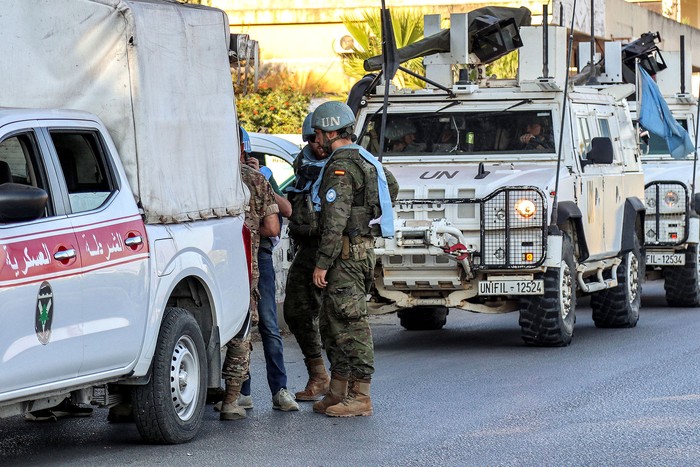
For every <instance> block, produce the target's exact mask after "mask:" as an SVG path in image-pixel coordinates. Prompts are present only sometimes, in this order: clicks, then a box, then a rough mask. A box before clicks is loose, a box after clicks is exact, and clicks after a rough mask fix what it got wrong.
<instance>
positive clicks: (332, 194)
mask: <svg viewBox="0 0 700 467" xmlns="http://www.w3.org/2000/svg"><path fill="white" fill-rule="evenodd" d="M336 196H338V194H337V193H336V192H335V189H334V188H331V189H330V190H328V191H327V192H326V201H328V202H329V203H332V202H333V201H335V198H336Z"/></svg>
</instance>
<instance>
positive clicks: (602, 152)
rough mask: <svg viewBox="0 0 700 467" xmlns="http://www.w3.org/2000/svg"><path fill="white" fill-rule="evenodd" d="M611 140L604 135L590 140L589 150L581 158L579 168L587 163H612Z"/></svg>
mask: <svg viewBox="0 0 700 467" xmlns="http://www.w3.org/2000/svg"><path fill="white" fill-rule="evenodd" d="M613 154H614V153H613V145H612V140H611V139H610V138H608V137H607V136H606V137H597V138H593V139H592V140H591V150H590V151H588V154H587V155H586V158H585V159H582V160H581V168H583V167H585V166H587V165H589V164H612V162H613V159H614V157H613Z"/></svg>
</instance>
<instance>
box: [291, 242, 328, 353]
mask: <svg viewBox="0 0 700 467" xmlns="http://www.w3.org/2000/svg"><path fill="white" fill-rule="evenodd" d="M317 250H318V245H316V244H313V245H305V244H302V245H300V246H299V249H298V250H297V252H296V255H295V256H294V260H293V261H292V265H291V266H290V267H289V274H288V275H287V286H286V288H285V297H284V320H285V322H286V323H287V326H289V330H290V331H291V332H292V334H294V337H295V338H296V340H297V343H298V344H299V348H301V352H302V353H303V354H304V358H305V359H307V360H308V359H311V358H318V357H320V356H321V335H320V333H319V330H318V313H319V310H320V308H321V291H320V290H319V289H318V288H316V287H314V285H313V283H312V276H313V272H314V267H315V266H316V251H317Z"/></svg>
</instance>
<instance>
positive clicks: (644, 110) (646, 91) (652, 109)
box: [637, 66, 695, 159]
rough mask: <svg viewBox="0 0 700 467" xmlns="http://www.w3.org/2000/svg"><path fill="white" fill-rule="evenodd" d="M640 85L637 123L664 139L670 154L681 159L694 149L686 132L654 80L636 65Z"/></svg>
mask: <svg viewBox="0 0 700 467" xmlns="http://www.w3.org/2000/svg"><path fill="white" fill-rule="evenodd" d="M637 69H638V70H639V75H640V77H641V85H642V102H641V104H640V106H639V124H640V125H642V126H643V127H644V129H646V130H648V131H649V132H650V133H653V134H655V135H657V136H660V137H662V138H664V139H665V140H666V144H667V145H668V149H669V151H670V152H671V156H673V157H674V158H676V159H683V158H684V157H685V156H687V155H688V154H690V153H691V152H693V151H695V148H694V147H693V142H692V141H691V140H690V136H689V135H688V132H687V131H686V130H685V128H683V127H682V126H681V124H680V123H678V121H676V119H675V118H673V115H672V114H671V111H670V110H669V108H668V104H667V103H666V100H665V99H664V98H663V96H662V95H661V91H659V87H658V86H657V84H656V82H655V81H654V80H653V79H651V76H649V74H648V73H647V72H646V71H645V70H644V68H642V67H640V66H638V67H637Z"/></svg>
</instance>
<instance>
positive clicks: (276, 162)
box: [250, 152, 294, 190]
mask: <svg viewBox="0 0 700 467" xmlns="http://www.w3.org/2000/svg"><path fill="white" fill-rule="evenodd" d="M250 156H251V157H255V158H256V159H258V161H260V165H261V166H263V165H264V166H266V167H268V168H269V169H270V171H271V172H272V177H273V178H274V180H275V182H276V183H277V186H278V187H279V189H280V190H284V189H285V188H286V187H287V186H288V185H290V184H291V183H292V182H293V181H294V168H293V167H292V165H291V164H290V163H289V162H287V161H286V160H284V159H282V158H281V157H277V156H274V155H272V154H266V153H264V152H252V153H250Z"/></svg>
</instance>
